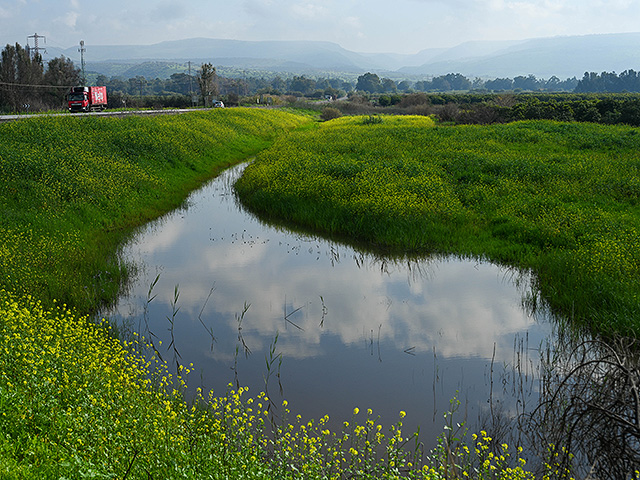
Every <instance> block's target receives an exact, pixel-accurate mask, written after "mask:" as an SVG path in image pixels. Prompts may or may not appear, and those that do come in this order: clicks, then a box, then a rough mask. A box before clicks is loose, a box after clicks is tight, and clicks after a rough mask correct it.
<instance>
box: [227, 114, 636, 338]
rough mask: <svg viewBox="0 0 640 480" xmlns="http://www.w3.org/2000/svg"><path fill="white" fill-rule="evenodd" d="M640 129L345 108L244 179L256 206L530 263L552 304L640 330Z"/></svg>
mask: <svg viewBox="0 0 640 480" xmlns="http://www.w3.org/2000/svg"><path fill="white" fill-rule="evenodd" d="M638 133H639V131H638V130H637V129H636V128H631V127H624V126H599V125H594V124H578V123H556V122H551V121H536V122H520V123H514V124H508V125H494V126H483V127H478V126H457V127H442V126H438V127H436V126H435V125H434V124H433V123H431V124H429V121H428V119H427V120H425V119H420V118H393V117H384V120H383V121H382V123H375V122H372V121H371V119H370V118H367V117H364V118H353V117H351V118H343V119H338V120H334V121H331V122H327V123H325V124H323V125H322V127H321V128H319V129H317V130H315V131H306V132H300V133H298V134H296V135H295V136H292V137H289V138H287V139H285V140H283V141H281V142H279V143H278V144H277V145H275V146H274V147H273V148H271V149H269V150H268V151H265V152H263V153H262V154H261V155H260V157H259V159H258V161H256V162H255V163H254V164H252V165H251V166H250V167H249V168H247V170H246V171H245V173H244V175H243V177H242V179H241V180H240V181H239V182H238V184H237V189H238V191H239V193H240V195H241V197H242V199H243V201H244V202H245V203H246V204H247V205H248V206H250V208H252V209H253V210H255V211H258V212H260V213H262V214H264V215H266V216H268V217H269V218H272V219H276V220H279V221H282V220H285V221H288V222H291V223H293V224H297V225H301V226H304V227H307V228H310V229H312V230H315V231H321V232H327V233H328V234H333V235H338V236H342V237H348V238H352V239H358V240H361V241H364V242H367V243H369V244H371V245H373V246H376V247H382V248H386V249H389V250H392V251H393V250H396V251H399V252H406V251H407V250H409V251H414V252H416V253H419V252H441V253H451V254H458V255H465V256H478V257H483V258H488V259H491V260H494V261H498V262H502V263H506V264H511V265H515V266H517V267H520V268H527V269H529V268H530V269H533V270H534V271H535V272H536V273H537V287H538V288H540V290H541V291H542V294H543V296H544V298H545V299H547V300H548V301H549V302H550V304H551V306H552V307H553V308H554V310H555V311H556V312H558V313H560V314H562V315H564V316H565V317H566V318H570V319H572V320H575V321H576V322H579V323H580V324H582V325H585V324H586V325H589V326H590V327H593V328H595V329H597V330H600V331H618V332H626V333H629V332H633V333H638V332H639V331H640V299H639V298H638V292H639V291H640V235H639V234H640V205H639V199H640V183H638V170H639V169H640V163H639V162H638V159H637V152H638V149H639V148H640V135H639V134H638Z"/></svg>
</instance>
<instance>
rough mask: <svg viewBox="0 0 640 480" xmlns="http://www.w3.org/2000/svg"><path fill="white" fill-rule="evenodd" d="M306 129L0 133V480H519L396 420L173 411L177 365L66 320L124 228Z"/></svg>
mask: <svg viewBox="0 0 640 480" xmlns="http://www.w3.org/2000/svg"><path fill="white" fill-rule="evenodd" d="M306 122H307V120H306V119H305V118H302V117H299V116H295V115H290V114H286V113H282V112H280V113H279V112H273V111H263V110H235V109H230V110H224V111H222V110H220V111H215V112H210V113H189V114H186V115H179V116H175V117H168V116H163V117H155V118H136V117H127V118H123V119H96V118H82V119H81V118H59V119H51V118H49V119H29V120H24V121H21V122H16V123H11V124H4V125H0V209H1V211H2V213H3V214H2V216H1V217H0V239H1V240H2V241H1V242H0V281H1V282H2V284H0V478H3V479H5V478H6V479H20V480H23V479H27V480H29V479H38V480H41V479H56V480H57V479H63V478H64V479H69V480H71V479H74V480H75V479H86V478H92V479H121V480H125V479H126V480H132V479H145V480H147V479H158V478H162V479H174V478H175V479H177V478H196V479H200V478H202V479H227V478H243V479H251V478H256V479H258V478H259V479H263V478H264V479H267V478H269V479H272V478H278V479H280V478H282V479H287V478H305V479H315V478H318V479H320V478H323V479H324V478H336V479H337V478H399V477H401V476H402V477H410V478H429V479H441V478H445V477H446V478H452V477H454V476H455V477H460V478H463V477H466V476H468V474H472V475H474V476H475V477H476V478H481V479H489V478H492V479H493V478H496V475H495V474H496V471H497V472H500V478H505V479H507V478H513V479H515V478H534V477H533V475H531V474H528V473H526V472H525V471H524V470H523V467H524V463H525V462H524V459H522V458H520V453H521V452H518V451H513V452H511V454H512V458H511V459H509V452H508V451H507V447H506V446H504V447H503V446H495V445H493V444H492V440H491V439H490V438H489V437H487V436H486V434H485V435H481V436H480V437H477V438H473V439H472V440H470V445H471V450H469V449H468V448H467V447H466V446H465V445H463V444H462V443H460V441H459V440H455V439H454V438H453V433H446V434H445V435H444V436H443V439H442V443H441V447H440V448H439V449H438V450H437V451H436V452H435V453H434V454H433V455H423V452H421V451H420V450H419V448H416V449H415V450H412V449H407V448H406V446H407V445H410V444H411V442H413V441H414V437H412V436H407V435H406V433H404V434H403V432H402V417H403V416H404V414H403V412H400V418H399V420H398V422H397V423H396V424H395V425H391V426H390V427H386V428H383V427H382V426H381V425H378V424H377V423H376V417H375V415H374V413H373V412H370V411H367V412H366V413H365V412H364V411H363V412H359V410H358V409H356V410H354V414H353V418H352V419H349V420H348V421H345V423H344V429H343V430H342V431H341V432H330V431H328V430H327V429H326V427H325V423H326V419H324V418H323V419H319V420H317V421H313V420H307V419H305V420H303V419H301V418H299V417H296V418H289V416H288V411H287V407H286V405H274V404H273V403H272V402H271V401H270V400H269V399H268V398H266V397H265V395H264V394H260V393H257V392H256V394H255V395H254V396H253V397H250V396H249V395H248V394H247V392H246V391H245V390H244V389H239V390H232V389H230V390H229V391H228V392H216V395H215V396H214V395H213V394H208V393H207V392H201V393H200V394H199V395H198V396H197V397H196V398H195V400H194V401H193V402H192V403H191V402H190V403H188V402H186V401H185V397H184V396H183V390H184V388H185V386H186V383H185V382H187V378H188V374H189V370H190V368H191V367H190V366H184V367H183V368H182V370H181V375H180V376H178V377H176V376H173V377H172V376H171V375H170V373H169V372H168V369H167V368H166V365H165V364H164V363H163V362H162V361H160V360H159V359H158V358H156V357H154V356H153V352H152V350H151V349H149V347H148V346H147V345H146V344H145V342H144V340H143V339H140V338H139V337H136V336H134V337H133V340H132V341H122V340H120V339H118V338H117V337H116V336H115V335H112V334H111V328H110V326H109V325H108V323H107V322H101V323H99V324H96V323H94V322H93V321H92V320H91V319H90V318H89V317H85V316H82V315H81V314H80V313H78V312H90V311H92V310H94V309H96V308H97V307H98V306H99V305H100V304H101V303H103V302H108V301H110V300H111V299H112V298H113V296H114V295H115V294H116V293H117V291H118V288H119V286H120V284H121V282H122V281H123V280H124V279H125V278H126V267H125V266H122V265H120V264H119V263H118V259H117V256H116V253H117V249H118V245H119V244H120V242H122V241H123V240H124V239H126V238H127V236H128V235H129V234H130V232H131V231H132V229H133V228H135V226H137V225H139V224H141V223H142V222H144V221H146V220H148V219H150V218H152V217H155V216H157V215H158V214H160V213H162V212H164V211H166V210H167V209H169V208H172V207H174V206H177V205H179V204H180V203H181V202H182V200H183V199H184V197H185V195H186V193H187V192H188V191H189V190H191V189H192V188H194V187H195V186H197V185H199V184H200V183H201V182H202V181H204V180H206V179H208V178H210V177H211V176H212V175H214V174H215V172H216V171H217V169H219V168H222V167H223V166H226V165H228V164H230V163H233V162H235V161H237V160H239V159H242V158H245V157H246V156H248V155H252V154H254V153H256V152H257V151H258V150H260V149H262V148H264V147H266V146H268V145H269V144H270V143H271V142H272V141H273V140H275V139H276V137H280V136H282V135H283V134H284V133H285V132H288V131H290V130H293V129H295V128H296V127H299V126H301V125H303V124H305V123H306ZM417 126H418V127H420V128H423V127H424V125H417ZM363 402H366V399H363ZM276 410H278V411H279V412H281V413H283V415H284V416H281V417H274V415H273V412H274V411H276ZM452 425H453V423H452ZM452 428H453V429H457V428H458V427H455V426H453V427H452ZM453 429H452V430H450V431H449V432H453ZM455 435H456V436H458V437H459V435H458V430H456V433H455ZM460 438H461V437H460ZM496 451H498V452H499V453H498V454H497V455H496V454H494V452H496ZM413 453H415V454H416V455H414V454H413ZM554 471H555V472H556V473H557V468H555V467H554V468H551V467H549V468H547V472H552V473H553V472H554ZM465 472H466V475H465Z"/></svg>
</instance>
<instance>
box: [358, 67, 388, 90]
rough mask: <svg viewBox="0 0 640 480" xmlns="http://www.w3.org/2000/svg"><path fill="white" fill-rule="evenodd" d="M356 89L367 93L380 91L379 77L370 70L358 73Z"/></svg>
mask: <svg viewBox="0 0 640 480" xmlns="http://www.w3.org/2000/svg"><path fill="white" fill-rule="evenodd" d="M356 90H358V91H359V92H368V93H378V92H380V91H382V82H381V81H380V77H378V75H376V74H375V73H370V72H367V73H365V74H364V75H360V76H359V77H358V83H356Z"/></svg>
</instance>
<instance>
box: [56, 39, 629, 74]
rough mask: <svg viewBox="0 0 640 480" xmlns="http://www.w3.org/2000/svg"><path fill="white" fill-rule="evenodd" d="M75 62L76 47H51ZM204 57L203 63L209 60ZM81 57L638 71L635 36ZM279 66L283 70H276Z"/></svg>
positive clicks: (107, 51)
mask: <svg viewBox="0 0 640 480" xmlns="http://www.w3.org/2000/svg"><path fill="white" fill-rule="evenodd" d="M48 50H49V52H48V55H47V57H45V60H47V59H48V58H53V57H55V56H59V55H64V56H66V57H68V58H70V59H72V60H73V61H74V62H76V63H77V64H79V63H80V58H79V53H78V48H77V47H71V48H67V49H56V48H53V49H48ZM207 59H208V60H207ZM85 60H86V61H87V66H88V68H90V69H91V70H93V71H96V72H98V73H104V71H101V70H105V69H104V68H101V65H102V66H103V67H104V66H105V65H108V64H111V65H113V64H139V63H144V62H154V61H162V62H173V63H176V62H181V63H185V64H186V63H187V62H188V61H192V62H193V61H196V60H197V61H209V62H211V63H213V64H214V65H216V66H221V67H230V68H232V67H236V68H246V69H257V70H265V71H283V72H289V73H295V74H305V73H313V72H316V73H317V72H322V71H333V72H345V73H350V74H362V73H365V72H367V71H370V72H374V73H378V74H392V73H393V74H395V75H394V76H396V77H398V76H410V77H429V76H437V75H443V74H446V73H460V74H462V75H465V76H468V77H481V78H499V77H515V76H518V75H530V74H531V75H536V76H537V77H540V78H548V77H551V76H557V77H561V78H570V77H574V76H576V77H581V76H582V75H583V74H584V73H585V72H587V71H589V72H591V71H593V72H597V73H600V72H603V71H611V72H621V71H623V70H627V69H636V68H637V69H640V33H623V34H598V35H574V36H557V37H542V38H533V39H527V40H512V41H510V40H505V41H470V42H464V43H461V44H458V45H455V46H453V47H450V48H425V49H422V50H420V51H418V52H417V53H415V54H397V53H389V52H387V53H358V52H353V51H350V50H347V49H345V48H343V47H341V46H340V45H338V44H337V43H334V42H328V41H244V40H225V39H212V38H190V39H184V40H172V41H165V42H160V43H156V44H152V45H94V46H91V45H86V53H85ZM279 69H280V70H279Z"/></svg>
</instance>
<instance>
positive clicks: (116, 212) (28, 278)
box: [0, 109, 306, 312]
mask: <svg viewBox="0 0 640 480" xmlns="http://www.w3.org/2000/svg"><path fill="white" fill-rule="evenodd" d="M305 121H306V120H305V119H304V118H303V117H300V116H295V115H291V114H286V113H283V112H276V111H270V112H267V111H264V110H248V109H246V110H243V109H225V110H220V111H215V112H211V113H188V114H182V115H163V116H158V117H152V118H141V117H135V116H130V117H125V118H95V117H85V118H77V117H66V118H65V117H63V118H31V119H28V120H25V121H17V122H12V123H6V124H2V125H0V148H1V150H0V212H2V215H0V239H1V240H2V242H1V243H0V287H4V288H6V289H8V290H11V291H16V292H24V293H28V294H31V295H33V296H34V297H36V298H38V299H40V300H41V301H42V302H43V303H44V304H45V305H51V301H52V300H53V299H57V300H58V301H60V302H64V303H66V304H68V305H72V306H74V307H77V308H78V309H79V310H80V311H83V312H87V311H90V310H93V309H95V308H96V307H98V306H99V305H100V304H101V303H103V302H109V301H111V300H112V299H113V298H114V297H115V295H116V293H117V291H118V289H119V288H120V285H121V284H122V282H123V280H124V279H125V278H126V274H127V272H126V266H125V265H121V264H120V263H119V261H118V259H117V256H116V252H117V250H118V246H119V245H120V244H121V243H122V241H123V240H124V239H126V238H127V235H129V234H130V232H131V231H132V229H133V228H135V227H136V226H138V225H141V224H143V223H144V222H145V221H147V220H149V219H151V218H155V217H157V216H158V215H160V214H161V213H163V212H166V211H168V210H170V209H172V208H175V207H177V206H178V205H180V203H181V202H182V201H183V200H184V198H185V197H186V194H187V193H188V192H189V191H190V190H192V189H193V188H195V187H196V186H198V185H199V184H200V183H201V182H203V181H205V180H207V179H209V178H211V177H212V176H213V175H214V174H215V173H216V171H218V170H219V169H221V168H224V167H226V166H228V165H230V164H232V163H234V162H237V161H239V160H241V159H244V158H247V157H248V156H250V155H253V154H255V153H256V152H258V151H259V150H261V149H263V148H265V147H266V146H267V145H269V143H270V142H272V141H273V140H274V139H275V138H276V137H277V136H279V135H281V134H282V133H284V132H286V131H288V130H291V129H293V128H295V127H296V126H299V125H301V124H302V123H303V122H305Z"/></svg>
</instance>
